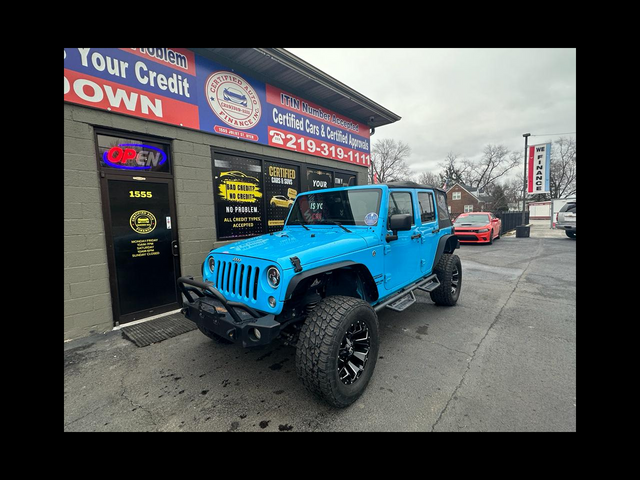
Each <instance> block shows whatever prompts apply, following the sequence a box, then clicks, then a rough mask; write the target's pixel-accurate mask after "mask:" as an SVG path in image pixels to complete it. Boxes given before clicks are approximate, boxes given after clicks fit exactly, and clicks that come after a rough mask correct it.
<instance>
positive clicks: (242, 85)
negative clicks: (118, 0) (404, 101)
mask: <svg viewBox="0 0 640 480" xmlns="http://www.w3.org/2000/svg"><path fill="white" fill-rule="evenodd" d="M398 120H400V117H399V116H398V115H396V114H395V113H393V112H391V111H389V110H388V109H386V108H384V107H383V106H381V105H379V104H377V103H376V102H374V101H372V100H370V99H369V98H367V97H365V96H364V95H362V94H360V93H358V92H357V91H355V90H353V89H351V88H350V87H348V86H346V85H344V84H343V83H341V82H340V81H338V80H336V79H334V78H333V77H331V76H329V75H327V74H326V73H324V72H322V71H321V70H319V69H317V68H316V67H314V66H313V65H310V64H309V63H307V62H305V61H303V60H302V59H300V58H298V57H296V56H295V55H293V54H291V53H290V52H288V51H286V50H284V49H281V48H65V49H64V337H65V340H69V339H74V338H79V337H83V336H87V335H89V334H91V333H99V332H106V331H109V330H111V329H113V327H114V326H117V325H120V324H125V323H129V322H133V321H137V320H141V319H144V318H148V317H151V316H155V315H158V314H161V313H165V312H171V311H174V310H177V309H178V308H180V294H179V292H178V291H177V288H176V279H177V278H178V277H179V276H182V275H191V276H193V277H194V278H196V279H198V278H202V277H201V276H202V272H201V267H202V262H203V260H204V258H205V257H206V255H207V253H208V252H209V251H210V250H211V249H213V248H217V247H220V246H222V245H225V244H227V243H229V242H233V241H237V240H240V239H243V238H248V237H252V236H256V235H262V234H265V233H270V232H274V231H277V230H281V229H282V228H283V226H284V221H285V219H286V216H287V213H288V211H289V206H290V205H291V203H292V202H293V200H294V199H295V197H296V195H297V194H298V193H299V192H303V191H307V190H316V189H323V188H332V187H340V186H347V185H363V184H366V183H367V171H368V166H369V163H370V154H371V153H370V152H371V141H372V135H373V134H374V133H375V129H376V128H378V127H381V126H384V125H388V124H390V123H393V122H396V121H398Z"/></svg>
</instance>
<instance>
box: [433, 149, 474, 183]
mask: <svg viewBox="0 0 640 480" xmlns="http://www.w3.org/2000/svg"><path fill="white" fill-rule="evenodd" d="M440 168H442V172H440V174H439V175H440V182H441V183H442V184H445V183H446V184H447V187H450V186H451V185H453V184H454V183H456V182H460V183H466V182H465V180H466V178H465V177H466V175H467V172H468V170H469V164H468V161H467V160H461V159H460V157H459V156H458V155H457V154H455V153H453V152H449V153H448V154H447V156H446V157H445V159H444V160H443V161H442V162H441V163H440Z"/></svg>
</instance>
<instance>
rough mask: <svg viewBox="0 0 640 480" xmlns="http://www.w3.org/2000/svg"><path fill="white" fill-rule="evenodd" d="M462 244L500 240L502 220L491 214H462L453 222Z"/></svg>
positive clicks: (489, 242)
mask: <svg viewBox="0 0 640 480" xmlns="http://www.w3.org/2000/svg"><path fill="white" fill-rule="evenodd" d="M453 228H454V230H455V235H456V237H458V239H459V240H460V243H488V244H489V245H491V244H492V243H493V239H494V238H500V230H501V228H502V220H500V219H499V218H498V217H496V216H495V215H494V214H493V213H491V212H471V213H461V214H460V215H459V216H458V218H456V220H455V222H453Z"/></svg>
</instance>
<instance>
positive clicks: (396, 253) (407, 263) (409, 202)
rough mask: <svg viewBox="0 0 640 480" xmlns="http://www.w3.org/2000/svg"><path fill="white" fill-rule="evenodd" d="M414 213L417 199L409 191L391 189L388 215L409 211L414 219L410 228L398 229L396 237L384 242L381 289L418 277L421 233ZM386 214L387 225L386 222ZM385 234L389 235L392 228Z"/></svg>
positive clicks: (399, 284)
mask: <svg viewBox="0 0 640 480" xmlns="http://www.w3.org/2000/svg"><path fill="white" fill-rule="evenodd" d="M416 212H417V205H416V198H415V196H414V194H413V192H412V191H411V190H391V192H390V193H389V209H388V212H387V215H388V217H390V216H391V215H396V214H402V213H405V214H406V213H408V214H411V217H412V219H413V221H412V225H411V229H410V230H407V231H398V232H397V235H398V239H397V240H393V241H391V242H388V243H387V244H386V245H385V248H384V251H385V255H384V269H385V275H384V288H385V290H386V291H387V292H388V293H390V292H391V291H394V290H397V289H399V288H402V287H404V286H405V285H408V284H410V283H412V282H414V281H415V280H416V279H417V278H419V277H420V276H421V273H420V258H421V257H420V236H419V232H418V222H417V221H416ZM381 213H382V212H381ZM388 217H387V225H388V224H389V220H388ZM388 233H389V234H391V231H389V232H388Z"/></svg>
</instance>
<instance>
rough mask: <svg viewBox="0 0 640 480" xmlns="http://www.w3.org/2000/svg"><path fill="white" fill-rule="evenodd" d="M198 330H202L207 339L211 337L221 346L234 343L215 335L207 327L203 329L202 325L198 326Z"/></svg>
mask: <svg viewBox="0 0 640 480" xmlns="http://www.w3.org/2000/svg"><path fill="white" fill-rule="evenodd" d="M198 330H200V331H201V332H202V333H204V334H205V335H206V336H207V337H209V338H210V339H211V340H213V341H214V342H216V343H219V344H221V345H229V344H232V343H233V342H232V341H231V340H227V339H226V338H224V337H221V336H220V335H218V334H217V333H213V332H212V331H210V330H208V329H207V328H205V327H201V326H200V325H198Z"/></svg>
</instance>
